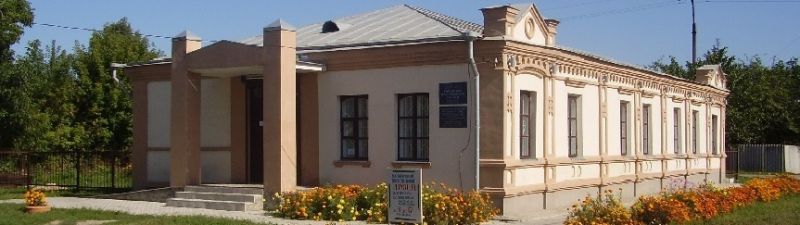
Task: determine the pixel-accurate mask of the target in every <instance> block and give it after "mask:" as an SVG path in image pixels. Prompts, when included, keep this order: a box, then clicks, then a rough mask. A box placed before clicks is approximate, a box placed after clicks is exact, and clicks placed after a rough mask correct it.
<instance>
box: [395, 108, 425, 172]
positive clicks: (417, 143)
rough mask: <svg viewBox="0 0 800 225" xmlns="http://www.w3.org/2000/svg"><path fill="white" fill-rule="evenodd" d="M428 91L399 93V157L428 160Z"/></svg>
mask: <svg viewBox="0 0 800 225" xmlns="http://www.w3.org/2000/svg"><path fill="white" fill-rule="evenodd" d="M428 111H429V110H428V93H418V94H401V95H397V124H398V126H397V158H398V160H402V161H428V129H429V128H428Z"/></svg>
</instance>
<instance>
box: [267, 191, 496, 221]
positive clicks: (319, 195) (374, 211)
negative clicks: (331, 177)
mask: <svg viewBox="0 0 800 225" xmlns="http://www.w3.org/2000/svg"><path fill="white" fill-rule="evenodd" d="M388 189H389V187H388V186H387V185H386V184H385V183H384V184H379V185H377V186H374V187H363V186H358V185H337V186H331V187H322V188H314V189H312V190H308V191H299V192H285V193H280V194H278V193H276V194H275V196H274V198H275V199H276V200H277V201H278V202H279V205H278V207H277V211H276V213H275V215H276V216H278V217H283V218H291V219H311V220H328V221H351V220H365V221H367V222H369V223H385V222H386V221H387V218H388V208H387V207H388V204H387V200H388V199H387V197H388V196H387V190H388ZM422 195H423V197H422V207H423V210H422V212H423V216H424V220H425V222H426V223H428V224H477V223H480V222H485V221H488V220H489V219H491V218H492V217H494V216H495V215H497V212H498V211H497V209H495V208H494V205H493V203H492V202H491V200H489V196H488V195H485V194H480V193H478V192H475V191H469V192H461V191H458V190H456V189H453V188H448V187H447V186H445V185H444V184H439V185H424V186H423V190H422Z"/></svg>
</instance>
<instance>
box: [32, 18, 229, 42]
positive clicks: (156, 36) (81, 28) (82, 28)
mask: <svg viewBox="0 0 800 225" xmlns="http://www.w3.org/2000/svg"><path fill="white" fill-rule="evenodd" d="M32 24H33V25H39V26H45V27H54V28H61V29H68V30H80V31H89V32H102V30H99V29H95V28H86V27H74V26H65V25H58V24H52V23H37V22H33V23H32ZM139 34H140V35H142V36H145V37H152V38H163V39H172V37H169V36H165V35H157V34H145V33H139ZM188 40H189V41H201V42H217V41H216V40H192V39H188Z"/></svg>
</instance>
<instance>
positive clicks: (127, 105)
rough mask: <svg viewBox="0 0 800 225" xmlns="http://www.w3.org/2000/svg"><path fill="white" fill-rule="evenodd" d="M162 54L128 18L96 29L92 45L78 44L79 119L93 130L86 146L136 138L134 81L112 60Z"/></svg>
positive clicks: (118, 144)
mask: <svg viewBox="0 0 800 225" xmlns="http://www.w3.org/2000/svg"><path fill="white" fill-rule="evenodd" d="M159 55H161V52H159V51H158V50H156V49H155V48H154V47H153V45H152V44H151V43H150V42H149V41H148V39H147V38H146V37H144V36H143V35H142V34H140V33H139V32H138V31H134V30H133V28H132V27H131V25H130V24H129V23H128V20H127V19H126V18H122V19H120V20H119V21H116V22H113V23H109V24H106V25H105V26H103V29H102V30H101V31H99V32H94V33H92V36H91V38H90V39H89V46H88V47H84V46H81V45H78V46H76V47H75V64H74V67H73V69H74V70H75V71H76V72H77V85H76V89H75V90H76V95H77V96H76V99H75V100H76V101H75V105H76V107H77V113H76V114H75V115H76V117H75V122H76V123H77V124H79V126H81V127H83V128H84V129H85V131H86V132H87V133H89V134H91V137H87V138H88V139H87V140H86V142H85V143H86V146H83V148H85V149H114V150H119V149H127V148H128V147H129V146H130V144H131V141H132V140H131V139H132V128H131V126H132V102H131V85H130V81H129V80H128V78H127V77H125V76H124V74H122V71H118V77H119V82H116V81H115V80H114V79H113V78H112V68H111V67H110V65H111V63H130V62H141V61H147V60H152V59H153V58H156V57H158V56H159Z"/></svg>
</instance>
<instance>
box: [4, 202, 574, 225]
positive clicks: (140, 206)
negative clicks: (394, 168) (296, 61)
mask: <svg viewBox="0 0 800 225" xmlns="http://www.w3.org/2000/svg"><path fill="white" fill-rule="evenodd" d="M47 200H48V203H50V205H51V206H52V207H54V208H64V209H76V208H86V209H95V210H104V211H118V212H124V213H129V214H134V215H164V216H177V215H182V216H209V217H220V218H229V219H239V220H248V221H253V222H257V223H276V224H292V225H300V224H309V225H324V224H327V222H325V221H309V220H287V219H282V218H277V217H272V216H267V215H265V214H264V212H263V211H252V212H236V211H222V210H210V209H197V208H178V207H166V206H164V203H158V202H141V201H125V200H114V199H94V198H75V197H51V198H47ZM0 203H18V204H22V199H12V200H2V201H0ZM565 217H566V214H565V213H563V212H562V213H559V212H548V211H544V212H541V213H536V214H535V215H531V217H530V218H513V219H511V220H509V221H506V220H493V221H491V222H489V223H486V224H491V225H506V224H509V225H510V224H541V225H551V224H553V225H554V224H561V223H562V222H563V221H564V218H565ZM337 224H366V223H364V222H361V221H351V222H345V223H337Z"/></svg>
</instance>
